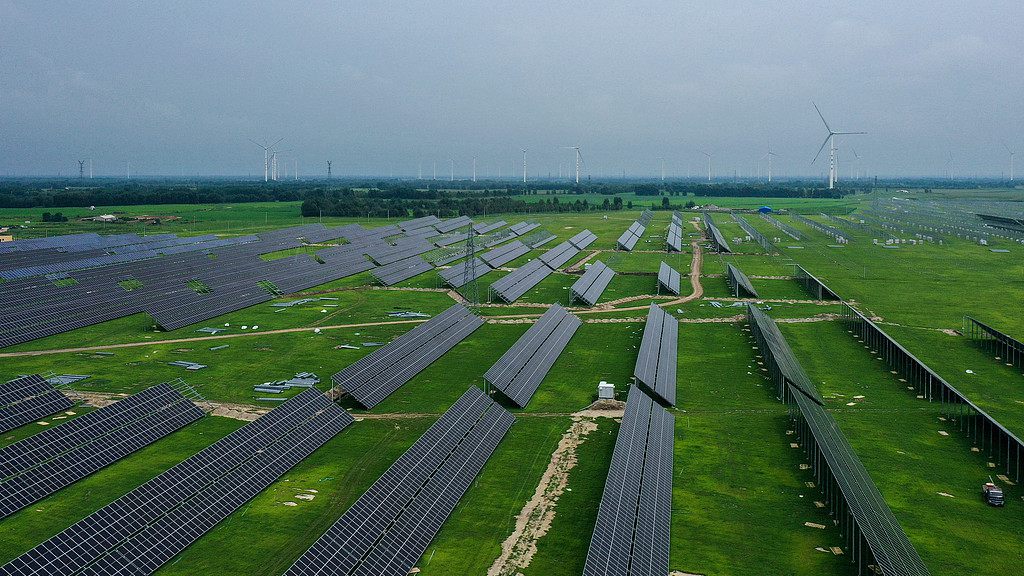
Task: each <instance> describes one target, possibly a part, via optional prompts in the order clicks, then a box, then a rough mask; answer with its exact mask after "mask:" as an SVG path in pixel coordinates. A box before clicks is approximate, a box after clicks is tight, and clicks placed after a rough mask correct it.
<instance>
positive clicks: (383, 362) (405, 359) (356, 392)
mask: <svg viewBox="0 0 1024 576" xmlns="http://www.w3.org/2000/svg"><path fill="white" fill-rule="evenodd" d="M483 323H484V321H483V319H481V318H480V317H478V316H476V315H474V314H473V313H472V312H470V311H469V310H467V309H466V308H465V307H463V306H462V305H460V304H456V305H454V306H452V307H451V308H449V309H447V310H445V311H444V312H442V313H440V314H438V315H437V316H434V317H433V318H431V319H430V320H428V321H427V322H424V323H423V324H420V325H419V326H417V327H415V328H413V329H412V330H410V331H408V332H406V333H405V334H403V335H401V336H399V337H398V338H396V339H395V340H393V341H392V342H390V343H389V344H387V345H386V346H382V347H380V348H378V349H377V350H376V351H374V352H373V353H372V354H370V355H369V356H364V357H363V358H360V359H359V360H358V361H356V362H355V363H353V364H351V365H349V366H348V367H346V368H345V369H344V370H342V371H340V372H338V373H337V374H335V375H334V376H333V377H332V378H331V380H332V381H333V382H334V385H335V386H337V387H338V388H341V389H342V390H344V391H346V392H348V393H349V394H351V395H352V397H353V398H355V400H356V401H357V402H359V403H360V404H362V405H363V406H365V407H366V408H373V407H374V406H376V405H377V404H378V403H380V402H381V401H382V400H384V399H385V398H387V397H388V396H390V395H391V393H392V392H394V391H395V390H398V388H399V387H401V386H402V384H405V383H406V382H408V381H409V380H411V379H412V378H413V376H415V375H417V374H419V373H420V372H421V371H422V370H423V369H424V368H426V367H427V366H430V365H431V364H432V363H433V362H434V361H435V360H437V359H438V358H440V357H441V356H442V355H444V353H445V352H447V351H449V350H451V349H452V348H453V347H454V346H455V345H456V344H458V343H459V342H461V341H462V340H463V339H464V338H465V337H466V336H469V335H470V334H472V333H473V331H475V330H476V329H477V328H479V327H480V326H482V325H483Z"/></svg>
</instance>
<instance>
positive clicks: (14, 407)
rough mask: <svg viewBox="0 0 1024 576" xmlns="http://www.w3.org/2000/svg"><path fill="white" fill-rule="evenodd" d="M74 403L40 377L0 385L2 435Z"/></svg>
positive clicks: (65, 408) (23, 378)
mask: <svg viewBox="0 0 1024 576" xmlns="http://www.w3.org/2000/svg"><path fill="white" fill-rule="evenodd" d="M72 406H74V403H73V402H72V401H71V400H69V399H68V397H67V396H65V395H64V394H62V393H61V392H60V391H59V390H57V389H55V388H54V387H53V385H51V384H50V383H49V382H47V381H45V380H43V378H42V377H40V376H39V375H38V374H33V375H31V376H22V377H21V378H16V379H14V380H11V381H10V382H7V383H6V384H4V385H3V386H0V434H2V433H4V432H8V431H10V430H14V429H15V428H18V427H19V426H24V425H25V424H28V423H29V422H34V421H36V420H37V419H39V418H42V417H44V416H49V415H50V414H54V413H56V412H60V411H61V410H67V409H68V408H71V407H72Z"/></svg>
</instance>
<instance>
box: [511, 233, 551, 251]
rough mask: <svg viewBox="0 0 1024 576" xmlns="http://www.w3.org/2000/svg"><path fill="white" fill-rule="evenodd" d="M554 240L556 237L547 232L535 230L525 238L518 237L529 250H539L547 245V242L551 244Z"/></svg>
mask: <svg viewBox="0 0 1024 576" xmlns="http://www.w3.org/2000/svg"><path fill="white" fill-rule="evenodd" d="M555 238H558V236H555V235H554V234H552V233H551V232H548V231H547V230H536V231H534V232H531V233H529V234H527V235H525V236H520V237H519V239H520V240H522V242H523V244H526V245H527V246H529V247H530V248H540V247H541V246H543V245H545V244H547V243H548V242H551V241H552V240H554V239H555Z"/></svg>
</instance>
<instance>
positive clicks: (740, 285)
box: [725, 263, 758, 298]
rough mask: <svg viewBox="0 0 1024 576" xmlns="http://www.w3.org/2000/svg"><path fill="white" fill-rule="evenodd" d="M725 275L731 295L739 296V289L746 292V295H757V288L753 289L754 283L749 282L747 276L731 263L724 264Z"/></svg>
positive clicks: (755, 296)
mask: <svg viewBox="0 0 1024 576" xmlns="http://www.w3.org/2000/svg"><path fill="white" fill-rule="evenodd" d="M725 277H726V279H727V280H728V281H729V286H730V287H732V290H733V295H734V296H736V297H737V298H739V297H740V290H743V291H744V292H746V293H747V295H748V296H751V297H754V298H757V297H758V296H757V290H754V285H753V284H751V283H750V278H747V275H746V274H744V273H743V272H741V271H740V269H739V268H737V267H735V266H733V265H732V264H731V263H729V264H726V268H725Z"/></svg>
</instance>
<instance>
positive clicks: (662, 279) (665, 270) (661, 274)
mask: <svg viewBox="0 0 1024 576" xmlns="http://www.w3.org/2000/svg"><path fill="white" fill-rule="evenodd" d="M679 279H680V276H679V271H678V270H676V269H675V268H673V267H671V266H669V265H668V264H666V263H664V262H662V263H661V266H659V267H658V289H659V291H660V290H665V291H666V292H668V293H669V294H675V295H676V296H678V295H679Z"/></svg>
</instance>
